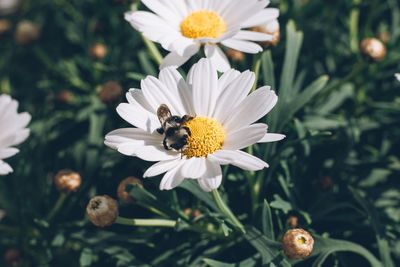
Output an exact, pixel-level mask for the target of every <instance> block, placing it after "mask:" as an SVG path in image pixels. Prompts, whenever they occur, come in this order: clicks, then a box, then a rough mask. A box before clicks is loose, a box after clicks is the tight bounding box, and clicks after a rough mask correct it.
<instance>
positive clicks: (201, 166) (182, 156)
mask: <svg viewBox="0 0 400 267" xmlns="http://www.w3.org/2000/svg"><path fill="white" fill-rule="evenodd" d="M254 80H255V75H254V73H252V72H250V71H245V72H243V73H240V72H238V71H236V70H229V71H227V72H225V73H224V74H223V75H222V76H221V77H220V78H219V79H218V76H217V70H216V69H215V67H214V65H213V64H212V63H211V61H210V60H208V59H202V60H200V61H199V63H197V64H195V65H194V66H193V67H192V69H191V70H190V72H189V74H188V77H187V80H186V81H185V80H184V79H183V78H182V76H181V75H180V74H179V72H178V71H177V70H176V69H175V68H172V67H169V68H165V69H163V70H161V72H160V75H159V78H158V79H157V78H155V77H152V76H148V77H147V78H146V79H144V80H142V82H141V90H139V89H131V90H130V91H129V92H128V93H127V99H128V102H129V103H123V104H120V105H119V106H118V108H117V112H118V114H119V115H120V116H121V117H122V118H123V119H124V120H126V121H127V122H128V123H130V124H132V125H133V126H135V127H137V128H124V129H118V130H115V131H113V132H111V133H109V134H108V135H107V136H106V141H105V144H106V145H108V146H110V147H111V148H114V149H117V150H118V151H119V152H120V153H122V154H125V155H128V156H135V157H139V158H141V159H143V160H147V161H154V162H157V163H155V164H154V165H153V166H151V167H150V168H149V169H148V170H147V171H146V172H145V174H144V177H151V176H156V175H159V174H162V173H165V175H164V177H163V179H162V181H161V184H160V189H162V190H168V189H172V188H174V187H176V186H178V185H179V184H180V183H181V182H182V181H183V180H184V179H185V178H187V179H197V181H198V182H199V185H200V186H201V188H202V189H203V190H205V191H211V190H213V189H216V188H218V187H219V185H220V184H221V181H222V172H221V166H220V165H226V164H232V165H235V166H237V167H239V168H242V169H244V170H250V171H257V170H261V169H263V168H265V167H267V166H268V165H267V163H265V162H264V161H262V160H261V159H259V158H257V157H254V156H252V155H250V154H248V153H246V152H243V151H241V149H244V148H246V147H248V146H250V145H253V144H255V143H262V142H273V141H278V140H281V139H283V138H284V135H281V134H272V133H267V125H266V124H264V123H255V122H257V121H258V120H259V119H261V118H262V117H264V116H265V115H266V114H267V113H268V112H269V111H270V110H271V109H272V108H273V107H274V106H275V104H276V102H277V100H278V97H277V96H276V94H275V92H274V91H272V90H271V89H270V87H268V86H265V87H261V88H259V89H257V90H255V91H254V92H252V93H251V94H250V95H248V94H249V92H250V91H251V88H252V86H253V84H254ZM160 106H161V107H164V108H165V107H168V109H169V110H170V113H171V114H169V115H168V116H171V115H172V116H176V117H173V118H171V120H168V118H164V117H165V113H163V112H161V114H157V111H158V113H160ZM161 110H162V109H161ZM185 115H189V116H185ZM160 121H161V123H160ZM165 121H167V122H166V123H165V124H164V126H165V127H164V130H166V132H165V131H160V127H162V126H163V122H165ZM171 127H172V128H173V127H177V128H173V129H172V130H171V129H170V128H171ZM168 132H169V133H168ZM174 145H177V147H175V149H174Z"/></svg>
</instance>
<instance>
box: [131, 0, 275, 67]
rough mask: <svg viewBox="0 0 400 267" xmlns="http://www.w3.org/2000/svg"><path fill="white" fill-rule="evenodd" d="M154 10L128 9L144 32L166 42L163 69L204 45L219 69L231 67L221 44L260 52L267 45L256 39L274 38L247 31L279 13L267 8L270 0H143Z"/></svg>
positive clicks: (245, 50) (177, 62) (174, 64)
mask: <svg viewBox="0 0 400 267" xmlns="http://www.w3.org/2000/svg"><path fill="white" fill-rule="evenodd" d="M142 2H143V4H145V5H146V6H147V7H148V8H149V9H150V10H151V11H153V12H154V13H151V12H147V11H136V12H127V13H126V14H125V19H126V20H127V21H129V22H130V24H131V25H132V26H133V27H134V28H135V29H136V30H138V31H140V32H142V33H143V35H144V36H145V37H146V38H148V39H150V40H152V41H154V42H158V43H160V44H161V45H162V47H163V48H164V49H166V50H168V51H170V52H171V53H170V54H168V55H167V56H166V57H165V59H164V61H163V63H162V65H161V68H163V67H167V66H177V67H179V66H181V65H182V64H184V63H185V62H186V61H187V60H189V58H190V57H191V56H193V55H194V54H196V53H197V52H198V51H199V49H200V47H201V46H202V45H204V53H205V55H206V57H207V58H209V59H211V60H212V61H213V63H214V65H215V66H216V68H217V70H219V71H226V70H228V69H229V68H230V67H229V66H230V65H229V61H228V59H227V58H226V56H225V54H224V53H223V51H222V50H221V49H220V48H219V47H218V45H217V44H219V43H221V44H222V45H224V46H226V47H229V48H232V49H235V50H238V51H242V52H245V53H251V54H256V53H259V52H261V51H262V50H263V48H262V47H261V46H260V45H258V44H256V43H255V41H270V40H271V39H272V36H271V35H269V34H265V33H259V32H253V31H250V30H243V29H246V28H251V27H254V26H258V25H262V24H265V23H267V22H269V21H272V20H275V19H276V18H278V16H279V10H278V9H276V8H265V7H266V6H267V5H268V4H269V1H267V0H247V1H243V0H218V1H210V0H142Z"/></svg>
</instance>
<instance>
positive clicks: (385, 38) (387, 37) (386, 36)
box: [378, 31, 390, 44]
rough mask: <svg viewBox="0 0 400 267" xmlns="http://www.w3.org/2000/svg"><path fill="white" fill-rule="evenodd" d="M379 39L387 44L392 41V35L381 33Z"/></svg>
mask: <svg viewBox="0 0 400 267" xmlns="http://www.w3.org/2000/svg"><path fill="white" fill-rule="evenodd" d="M378 39H379V40H381V41H382V42H383V43H384V44H387V43H389V41H390V33H389V32H388V31H381V32H379V33H378Z"/></svg>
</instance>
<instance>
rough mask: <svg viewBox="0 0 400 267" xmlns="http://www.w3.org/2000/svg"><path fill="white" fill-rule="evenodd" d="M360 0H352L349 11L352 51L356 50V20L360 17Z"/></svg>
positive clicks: (355, 51)
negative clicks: (351, 6) (351, 7)
mask: <svg viewBox="0 0 400 267" xmlns="http://www.w3.org/2000/svg"><path fill="white" fill-rule="evenodd" d="M361 1H362V0H353V5H354V7H353V9H352V10H351V13H350V22H349V24H350V49H351V51H352V52H354V53H357V52H358V21H359V17H360V7H359V6H358V5H359V4H360V3H361Z"/></svg>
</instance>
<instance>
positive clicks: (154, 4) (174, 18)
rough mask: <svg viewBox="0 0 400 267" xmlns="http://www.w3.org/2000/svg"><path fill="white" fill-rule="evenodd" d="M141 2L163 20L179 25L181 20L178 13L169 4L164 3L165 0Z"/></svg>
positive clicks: (143, 0)
mask: <svg viewBox="0 0 400 267" xmlns="http://www.w3.org/2000/svg"><path fill="white" fill-rule="evenodd" d="M142 2H143V4H145V5H146V6H147V7H148V8H149V9H150V10H151V11H153V12H154V13H156V14H157V15H159V16H160V17H161V18H163V19H164V20H165V21H168V22H170V23H172V24H173V25H174V26H176V27H177V26H179V23H180V20H181V17H180V16H179V13H177V12H175V11H174V10H173V9H171V8H170V6H169V5H166V1H154V0H142Z"/></svg>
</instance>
